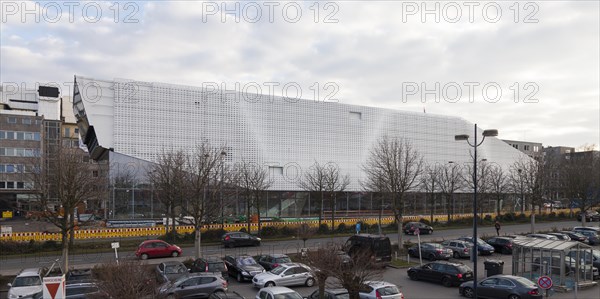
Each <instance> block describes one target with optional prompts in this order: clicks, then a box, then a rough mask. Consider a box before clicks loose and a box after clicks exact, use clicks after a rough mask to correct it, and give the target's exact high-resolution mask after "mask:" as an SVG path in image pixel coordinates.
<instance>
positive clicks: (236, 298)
mask: <svg viewBox="0 0 600 299" xmlns="http://www.w3.org/2000/svg"><path fill="white" fill-rule="evenodd" d="M208 299H246V298H244V296H242V295H240V294H239V293H238V292H234V291H227V292H213V293H211V294H210V296H208Z"/></svg>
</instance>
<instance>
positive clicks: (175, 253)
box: [171, 251, 179, 257]
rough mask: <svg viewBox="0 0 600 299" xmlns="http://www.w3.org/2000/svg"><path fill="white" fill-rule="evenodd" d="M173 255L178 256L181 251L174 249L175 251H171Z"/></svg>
mask: <svg viewBox="0 0 600 299" xmlns="http://www.w3.org/2000/svg"><path fill="white" fill-rule="evenodd" d="M171 256H172V257H178V256H179V252H177V251H173V252H172V253H171Z"/></svg>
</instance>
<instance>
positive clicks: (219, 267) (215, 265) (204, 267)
mask: <svg viewBox="0 0 600 299" xmlns="http://www.w3.org/2000/svg"><path fill="white" fill-rule="evenodd" d="M190 272H192V273H196V272H211V273H221V276H222V277H223V278H224V279H225V280H228V279H229V273H228V271H227V266H226V265H225V262H224V261H223V260H221V259H217V258H199V259H196V260H195V261H194V262H193V263H192V266H191V267H190Z"/></svg>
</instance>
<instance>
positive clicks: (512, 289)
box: [458, 275, 542, 299]
mask: <svg viewBox="0 0 600 299" xmlns="http://www.w3.org/2000/svg"><path fill="white" fill-rule="evenodd" d="M458 293H459V294H460V295H463V296H465V297H467V298H473V296H474V293H473V281H467V282H464V283H462V284H461V285H460V287H459V288H458ZM477 297H483V298H490V299H496V298H498V299H506V298H509V299H517V298H520V299H541V298H542V294H541V293H540V291H539V289H538V286H537V285H536V284H535V283H534V282H532V281H531V280H529V279H527V278H525V277H520V276H513V275H494V276H491V277H488V278H486V279H484V280H481V281H479V282H478V283H477Z"/></svg>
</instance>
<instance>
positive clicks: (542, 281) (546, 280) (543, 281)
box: [538, 276, 552, 290]
mask: <svg viewBox="0 0 600 299" xmlns="http://www.w3.org/2000/svg"><path fill="white" fill-rule="evenodd" d="M538 286H540V288H542V289H544V290H547V289H549V288H551V287H552V278H550V277H548V276H540V278H538Z"/></svg>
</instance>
